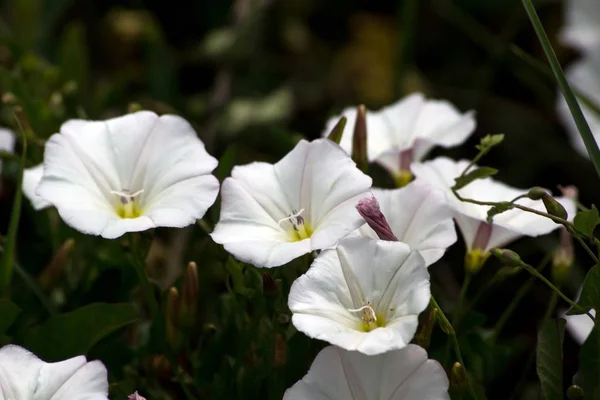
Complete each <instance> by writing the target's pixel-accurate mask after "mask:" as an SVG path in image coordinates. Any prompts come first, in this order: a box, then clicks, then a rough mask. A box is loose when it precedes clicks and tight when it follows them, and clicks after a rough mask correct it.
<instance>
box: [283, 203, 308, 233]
mask: <svg viewBox="0 0 600 400" xmlns="http://www.w3.org/2000/svg"><path fill="white" fill-rule="evenodd" d="M294 211H295V210H292V212H294ZM303 212H304V208H303V209H301V210H300V211H298V212H297V213H295V214H292V215H290V216H289V217H285V218H281V219H280V220H279V221H277V224H278V225H279V226H281V223H282V222H285V221H288V220H289V221H290V222H291V223H292V226H293V227H294V230H296V231H297V230H298V227H297V226H296V225H301V224H304V218H302V217H301V215H302V213H303ZM294 218H295V219H296V223H294V221H293V220H294Z"/></svg>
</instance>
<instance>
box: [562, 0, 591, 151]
mask: <svg viewBox="0 0 600 400" xmlns="http://www.w3.org/2000/svg"><path fill="white" fill-rule="evenodd" d="M598 8H599V9H600V2H598ZM599 18H600V17H599ZM596 25H597V26H598V29H600V24H598V22H597V21H596ZM598 39H599V41H600V36H599V38H598ZM565 76H566V78H567V80H568V81H569V84H571V86H573V88H575V89H576V90H577V91H578V92H580V93H581V94H583V95H585V96H586V97H587V98H588V99H589V100H590V101H592V102H594V104H595V105H596V106H597V107H600V47H599V48H598V51H597V52H596V53H595V54H590V55H588V56H586V57H584V58H582V59H581V60H579V61H576V62H575V63H573V64H571V65H570V66H569V67H568V68H566V69H565ZM579 106H580V107H581V111H582V112H583V115H584V116H585V119H586V121H587V122H588V124H589V126H590V129H591V131H592V134H593V135H594V138H595V139H596V142H598V138H599V137H600V115H598V114H597V113H596V112H595V111H594V110H592V109H591V108H590V107H588V106H586V105H585V104H583V102H582V101H581V100H580V101H579ZM556 110H557V113H558V116H559V117H560V119H561V121H562V122H563V124H564V125H565V127H566V128H567V132H568V133H569V135H570V138H571V143H572V144H573V147H575V149H576V150H577V151H579V152H580V153H581V154H582V155H584V156H585V157H588V153H587V150H586V149H585V145H584V143H583V139H582V138H581V135H580V134H579V130H578V129H577V126H576V125H575V120H574V119H573V116H572V115H571V112H570V111H569V107H568V106H567V102H566V101H565V98H564V96H563V95H562V93H561V92H560V91H559V93H558V100H557V104H556Z"/></svg>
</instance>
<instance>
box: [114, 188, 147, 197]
mask: <svg viewBox="0 0 600 400" xmlns="http://www.w3.org/2000/svg"><path fill="white" fill-rule="evenodd" d="M110 193H111V194H116V195H119V196H121V197H125V198H127V199H133V198H134V197H135V196H137V195H138V194H141V193H144V189H141V190H138V191H137V192H135V193H133V194H132V193H129V190H127V189H123V191H121V192H119V191H118V190H111V191H110Z"/></svg>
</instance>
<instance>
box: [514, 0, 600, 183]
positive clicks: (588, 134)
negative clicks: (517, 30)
mask: <svg viewBox="0 0 600 400" xmlns="http://www.w3.org/2000/svg"><path fill="white" fill-rule="evenodd" d="M522 1H523V6H524V7H525V11H527V15H528V16H529V19H530V20H531V24H532V25H533V29H534V30H535V33H536V34H537V36H538V38H539V40H540V44H541V45H542V48H543V49H544V53H545V54H546V58H548V62H549V64H550V68H551V69H552V72H553V73H554V77H555V78H556V81H557V83H558V86H560V90H561V91H562V92H563V95H564V96H565V100H566V102H567V105H568V106H569V110H570V111H571V115H573V119H574V120H575V124H576V125H577V129H578V130H579V134H580V135H581V138H582V139H583V143H584V144H585V147H586V149H587V151H588V154H589V155H590V159H591V160H592V163H593V164H594V167H595V168H596V173H597V174H598V176H599V177H600V149H599V148H598V144H597V143H596V140H595V139H594V135H593V134H592V131H591V130H590V127H589V125H588V123H587V121H586V119H585V117H584V116H583V112H582V111H581V107H579V102H578V101H577V99H576V98H575V95H574V94H573V91H572V90H571V87H570V86H569V83H568V82H567V80H566V78H565V75H564V73H563V71H562V68H561V66H560V63H559V62H558V58H557V57H556V54H554V50H553V49H552V46H551V44H550V40H548V36H547V35H546V32H545V31H544V27H543V26H542V22H541V21H540V18H539V17H538V15H537V12H536V11H535V7H534V6H533V3H532V2H531V0H522Z"/></svg>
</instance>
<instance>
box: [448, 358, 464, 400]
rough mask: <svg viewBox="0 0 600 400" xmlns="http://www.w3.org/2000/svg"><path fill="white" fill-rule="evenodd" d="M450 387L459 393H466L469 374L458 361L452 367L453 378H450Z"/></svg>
mask: <svg viewBox="0 0 600 400" xmlns="http://www.w3.org/2000/svg"><path fill="white" fill-rule="evenodd" d="M450 385H452V388H453V389H454V390H456V391H459V392H464V391H465V390H466V389H467V373H466V372H465V368H464V367H463V366H462V364H461V363H459V362H458V361H457V362H455V363H454V365H453V366H452V376H451V377H450Z"/></svg>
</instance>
